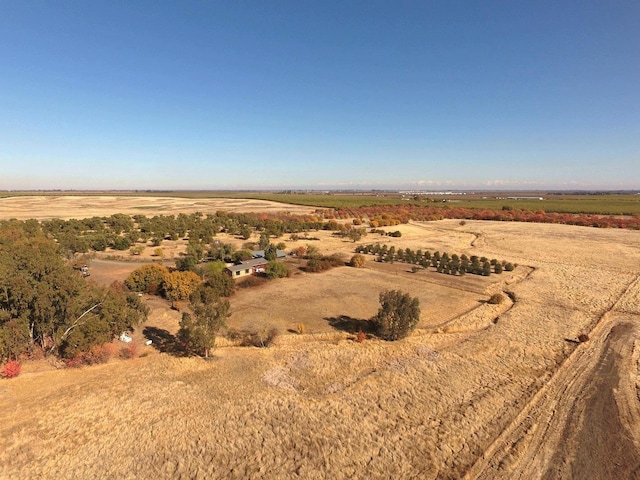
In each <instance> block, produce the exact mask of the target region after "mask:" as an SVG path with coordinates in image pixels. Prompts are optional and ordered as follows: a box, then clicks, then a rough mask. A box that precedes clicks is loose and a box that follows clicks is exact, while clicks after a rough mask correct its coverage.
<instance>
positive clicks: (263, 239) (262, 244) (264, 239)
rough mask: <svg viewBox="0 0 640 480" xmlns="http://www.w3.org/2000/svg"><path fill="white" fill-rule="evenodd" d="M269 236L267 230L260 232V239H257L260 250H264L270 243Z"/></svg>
mask: <svg viewBox="0 0 640 480" xmlns="http://www.w3.org/2000/svg"><path fill="white" fill-rule="evenodd" d="M270 241H271V240H270V237H269V234H268V233H267V232H262V233H261V234H260V240H259V241H258V247H259V249H260V250H266V248H267V247H268V246H269V243H270Z"/></svg>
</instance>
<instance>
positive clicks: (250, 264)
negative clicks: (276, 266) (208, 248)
mask: <svg viewBox="0 0 640 480" xmlns="http://www.w3.org/2000/svg"><path fill="white" fill-rule="evenodd" d="M266 264H267V260H266V259H264V258H252V259H251V260H245V261H244V262H241V263H239V264H238V265H231V266H230V267H227V270H229V271H230V272H239V271H240V270H246V269H247V268H255V267H259V266H261V265H266Z"/></svg>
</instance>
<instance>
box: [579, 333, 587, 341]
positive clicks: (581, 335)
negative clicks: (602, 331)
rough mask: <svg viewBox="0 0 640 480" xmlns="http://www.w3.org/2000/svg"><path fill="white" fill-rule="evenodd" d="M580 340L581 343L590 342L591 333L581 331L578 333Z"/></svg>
mask: <svg viewBox="0 0 640 480" xmlns="http://www.w3.org/2000/svg"><path fill="white" fill-rule="evenodd" d="M578 341H579V342H580V343H584V342H588V341H589V335H587V334H586V333H581V334H580V335H578Z"/></svg>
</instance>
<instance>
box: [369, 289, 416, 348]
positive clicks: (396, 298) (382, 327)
mask: <svg viewBox="0 0 640 480" xmlns="http://www.w3.org/2000/svg"><path fill="white" fill-rule="evenodd" d="M419 320H420V301H419V300H418V299H417V298H413V297H411V296H410V295H409V294H408V293H403V292H401V291H400V290H386V291H384V292H382V293H380V309H379V310H378V313H377V314H376V316H375V317H373V319H372V321H373V323H374V325H375V326H376V330H377V333H378V336H380V337H381V338H383V339H385V340H390V341H394V340H400V339H402V338H405V337H406V336H407V335H409V333H411V331H412V330H414V329H415V328H416V326H417V325H418V321H419Z"/></svg>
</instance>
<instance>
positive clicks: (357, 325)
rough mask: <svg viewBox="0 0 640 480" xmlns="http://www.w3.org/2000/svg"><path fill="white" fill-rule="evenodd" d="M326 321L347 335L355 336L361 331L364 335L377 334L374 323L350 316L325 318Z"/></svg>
mask: <svg viewBox="0 0 640 480" xmlns="http://www.w3.org/2000/svg"><path fill="white" fill-rule="evenodd" d="M325 320H326V321H327V322H329V325H331V326H332V327H333V328H335V329H336V330H341V331H343V332H347V333H354V334H355V333H358V332H359V331H361V330H362V332H364V333H374V332H375V328H374V325H373V322H372V321H371V320H369V319H362V318H353V317H350V316H348V315H338V316H337V317H325Z"/></svg>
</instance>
